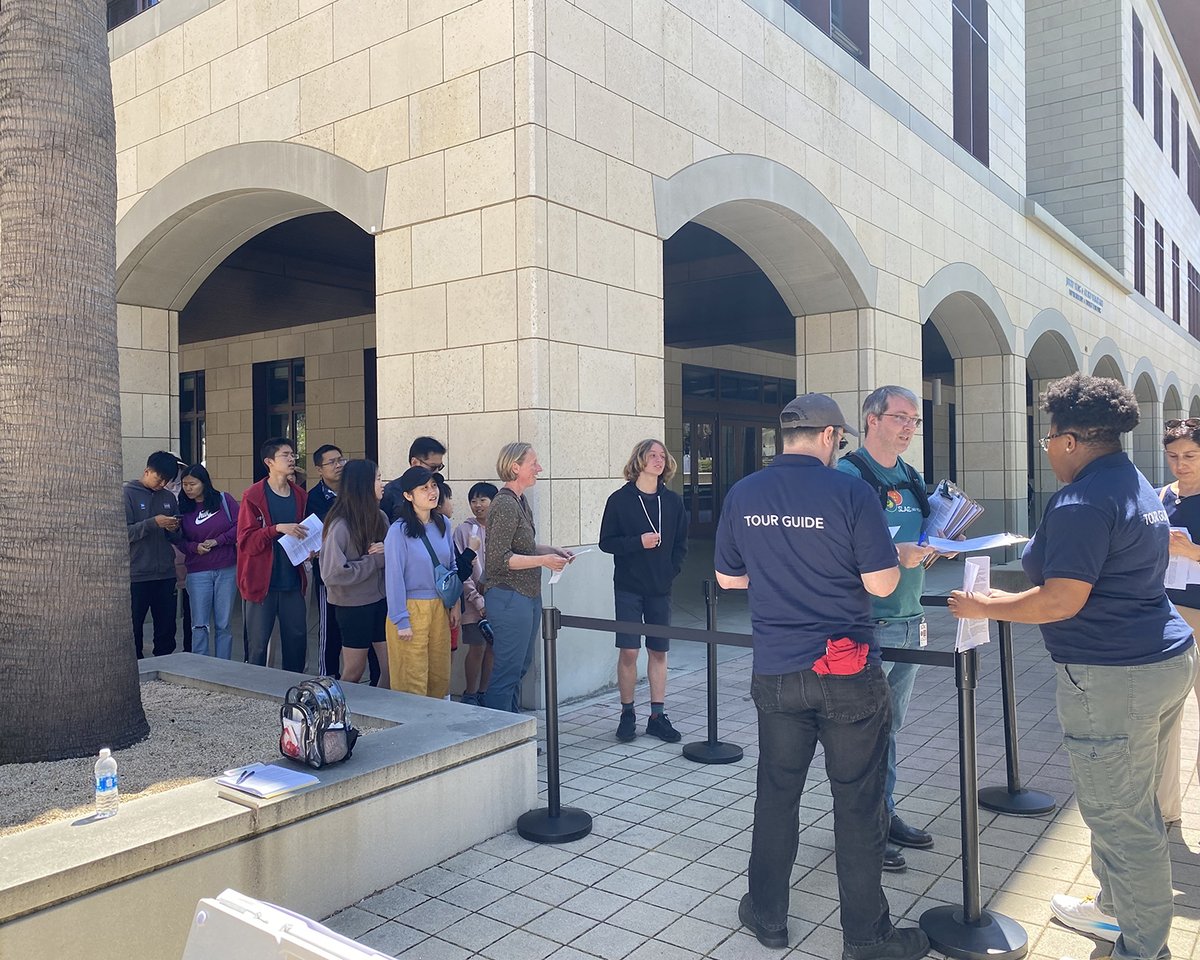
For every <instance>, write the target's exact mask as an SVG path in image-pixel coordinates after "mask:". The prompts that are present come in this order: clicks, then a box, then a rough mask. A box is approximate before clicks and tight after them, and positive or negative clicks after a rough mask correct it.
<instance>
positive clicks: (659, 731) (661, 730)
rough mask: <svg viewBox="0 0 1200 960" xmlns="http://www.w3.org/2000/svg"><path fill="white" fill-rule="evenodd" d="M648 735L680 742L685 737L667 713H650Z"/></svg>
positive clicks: (647, 727)
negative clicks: (673, 724) (672, 723)
mask: <svg viewBox="0 0 1200 960" xmlns="http://www.w3.org/2000/svg"><path fill="white" fill-rule="evenodd" d="M617 736H620V734H619V733H618V734H617ZM646 736H648V737H658V739H659V740H662V741H663V742H664V743H678V742H679V741H680V740H682V739H683V734H681V733H680V732H679V731H678V730H676V729H675V728H674V727H673V726H671V718H670V717H668V716H667V715H666V714H665V713H652V714H650V719H649V720H647V721H646Z"/></svg>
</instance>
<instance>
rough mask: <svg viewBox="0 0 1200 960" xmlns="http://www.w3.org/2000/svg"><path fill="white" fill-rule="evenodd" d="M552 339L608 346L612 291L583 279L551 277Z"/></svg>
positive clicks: (552, 274) (554, 274)
mask: <svg viewBox="0 0 1200 960" xmlns="http://www.w3.org/2000/svg"><path fill="white" fill-rule="evenodd" d="M549 308H550V316H549V321H550V323H549V325H550V330H549V333H550V338H551V339H552V340H562V341H565V342H567V343H579V344H585V345H588V346H593V347H607V346H608V289H607V288H606V287H605V286H604V284H602V283H594V282H592V281H591V280H586V279H584V278H582V277H575V276H569V275H567V274H563V273H551V274H550V303H549Z"/></svg>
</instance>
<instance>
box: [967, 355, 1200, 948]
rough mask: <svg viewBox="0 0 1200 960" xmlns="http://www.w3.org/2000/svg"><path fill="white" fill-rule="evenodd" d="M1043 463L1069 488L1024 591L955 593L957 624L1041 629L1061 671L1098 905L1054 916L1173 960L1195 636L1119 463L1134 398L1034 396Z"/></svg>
mask: <svg viewBox="0 0 1200 960" xmlns="http://www.w3.org/2000/svg"><path fill="white" fill-rule="evenodd" d="M1042 409H1043V410H1044V411H1045V412H1046V413H1048V414H1049V415H1050V432H1049V433H1048V434H1047V435H1046V436H1045V437H1043V438H1042V441H1041V445H1042V449H1043V450H1044V451H1046V454H1047V456H1048V457H1049V459H1050V467H1051V469H1052V470H1053V471H1054V475H1055V476H1056V477H1057V478H1058V479H1059V481H1061V482H1062V483H1064V484H1066V486H1064V487H1063V488H1062V489H1061V490H1059V491H1058V492H1057V493H1056V494H1054V496H1053V497H1051V498H1050V501H1049V503H1047V505H1046V511H1045V513H1044V514H1043V516H1042V522H1041V525H1040V526H1039V527H1038V529H1037V532H1036V533H1035V534H1034V536H1033V539H1032V540H1030V541H1029V543H1028V544H1027V545H1026V547H1025V552H1024V556H1023V557H1022V558H1021V561H1022V565H1023V566H1024V568H1025V574H1026V576H1028V577H1029V580H1030V582H1031V583H1033V584H1035V586H1034V587H1033V588H1032V589H1030V590H1026V591H1024V592H1022V593H1017V594H1009V593H1005V592H1004V591H1001V590H992V591H990V592H989V594H988V595H987V596H981V595H978V594H971V593H964V592H962V591H955V592H954V593H952V594H951V595H950V600H949V606H950V610H951V612H952V613H953V614H954V615H955V616H956V617H960V618H965V619H971V620H976V619H995V620H1007V621H1009V622H1012V623H1037V624H1041V627H1042V639H1043V642H1044V643H1045V645H1046V649H1047V650H1048V651H1049V653H1050V657H1051V659H1052V660H1053V661H1054V663H1055V669H1056V671H1057V675H1058V679H1057V692H1056V696H1057V701H1058V719H1059V723H1061V724H1062V729H1063V744H1064V746H1065V747H1066V750H1067V755H1068V757H1069V758H1070V762H1071V779H1072V780H1073V781H1074V784H1075V798H1076V800H1077V801H1078V803H1079V812H1080V813H1081V814H1082V816H1083V820H1084V823H1086V824H1087V826H1088V828H1089V829H1090V830H1091V831H1092V871H1093V873H1095V875H1096V879H1097V880H1099V882H1100V891H1099V892H1098V893H1097V894H1096V895H1095V896H1094V897H1086V898H1082V899H1081V898H1079V897H1073V896H1067V895H1065V894H1056V895H1055V896H1054V897H1053V898H1051V901H1050V908H1051V910H1052V911H1053V913H1054V915H1055V916H1056V917H1057V918H1058V919H1059V920H1060V921H1062V922H1063V923H1064V924H1066V925H1067V926H1069V927H1073V928H1075V929H1076V930H1080V931H1082V932H1083V933H1086V934H1088V935H1089V936H1093V937H1100V938H1102V939H1105V940H1110V941H1112V942H1113V944H1114V946H1113V952H1112V955H1113V956H1114V957H1118V958H1126V960H1132V958H1138V960H1157V958H1160V957H1167V956H1170V953H1169V951H1168V949H1167V937H1168V935H1169V934H1170V932H1171V917H1172V914H1173V912H1174V904H1173V897H1174V893H1173V890H1172V886H1171V859H1170V855H1169V853H1168V850H1167V831H1166V827H1165V826H1164V825H1163V820H1162V814H1161V812H1160V810H1159V807H1158V802H1157V800H1156V799H1155V787H1156V786H1157V784H1158V778H1159V775H1160V774H1161V772H1162V769H1163V762H1164V760H1165V758H1166V753H1167V740H1168V738H1169V736H1170V732H1171V729H1172V727H1173V726H1174V725H1175V723H1176V721H1177V720H1178V718H1179V713H1180V711H1181V710H1182V709H1183V704H1184V701H1185V700H1186V699H1187V696H1188V693H1189V692H1190V691H1191V690H1192V687H1193V685H1194V683H1195V679H1196V646H1195V643H1194V642H1193V639H1192V629H1191V627H1189V626H1188V624H1187V623H1186V622H1185V621H1184V619H1183V617H1181V616H1180V615H1179V614H1178V612H1176V610H1175V608H1174V606H1172V604H1171V601H1170V600H1169V599H1168V598H1167V594H1166V591H1165V589H1164V587H1163V577H1164V575H1165V573H1166V569H1167V543H1168V540H1169V539H1170V520H1169V518H1168V516H1167V511H1166V510H1165V509H1164V507H1163V503H1162V501H1161V500H1160V499H1159V497H1158V495H1157V494H1156V492H1155V490H1154V488H1153V487H1151V486H1150V484H1149V483H1147V482H1146V478H1145V477H1143V476H1142V475H1141V473H1139V472H1138V470H1137V468H1136V467H1135V466H1134V465H1133V464H1132V463H1131V462H1130V460H1129V458H1128V457H1127V456H1126V455H1125V453H1124V452H1123V451H1122V449H1121V436H1122V434H1126V433H1129V432H1130V431H1132V430H1133V428H1134V427H1135V426H1137V422H1138V419H1139V414H1138V405H1137V399H1136V398H1135V396H1134V394H1133V391H1132V390H1130V389H1129V388H1128V387H1126V386H1125V385H1124V384H1122V383H1119V382H1118V381H1116V380H1110V379H1107V378H1104V377H1087V376H1083V375H1082V374H1073V375H1072V376H1070V377H1066V378H1064V379H1062V380H1057V381H1055V382H1054V383H1052V384H1051V385H1050V388H1049V389H1048V390H1047V391H1046V393H1045V394H1044V395H1043V396H1042Z"/></svg>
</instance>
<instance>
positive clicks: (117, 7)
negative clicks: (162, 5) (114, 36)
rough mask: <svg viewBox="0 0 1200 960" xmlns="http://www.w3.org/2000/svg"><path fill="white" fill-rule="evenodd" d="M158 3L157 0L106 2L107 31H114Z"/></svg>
mask: <svg viewBox="0 0 1200 960" xmlns="http://www.w3.org/2000/svg"><path fill="white" fill-rule="evenodd" d="M158 3H159V0H108V29H109V30H115V29H116V28H117V27H119V26H120V25H121V24H123V23H126V22H128V21H130V20H132V19H133V18H134V17H136V16H137V15H138V14H139V13H145V12H146V11H147V10H149V9H150V8H151V7H154V6H157V5H158Z"/></svg>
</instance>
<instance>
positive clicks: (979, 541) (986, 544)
mask: <svg viewBox="0 0 1200 960" xmlns="http://www.w3.org/2000/svg"><path fill="white" fill-rule="evenodd" d="M1028 539H1029V538H1028V537H1022V536H1018V535H1017V534H1015V533H993V534H992V535H991V536H987V537H975V538H974V539H971V540H943V539H942V538H941V537H929V538H928V539H927V540H926V541H925V542H926V543H927V544H928V545H929V546H931V547H933V549H934V550H936V551H937V552H938V553H965V552H966V551H968V550H995V549H996V548H997V547H1011V546H1012V545H1013V544H1014V543H1024V542H1025V541H1026V540H1028Z"/></svg>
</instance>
